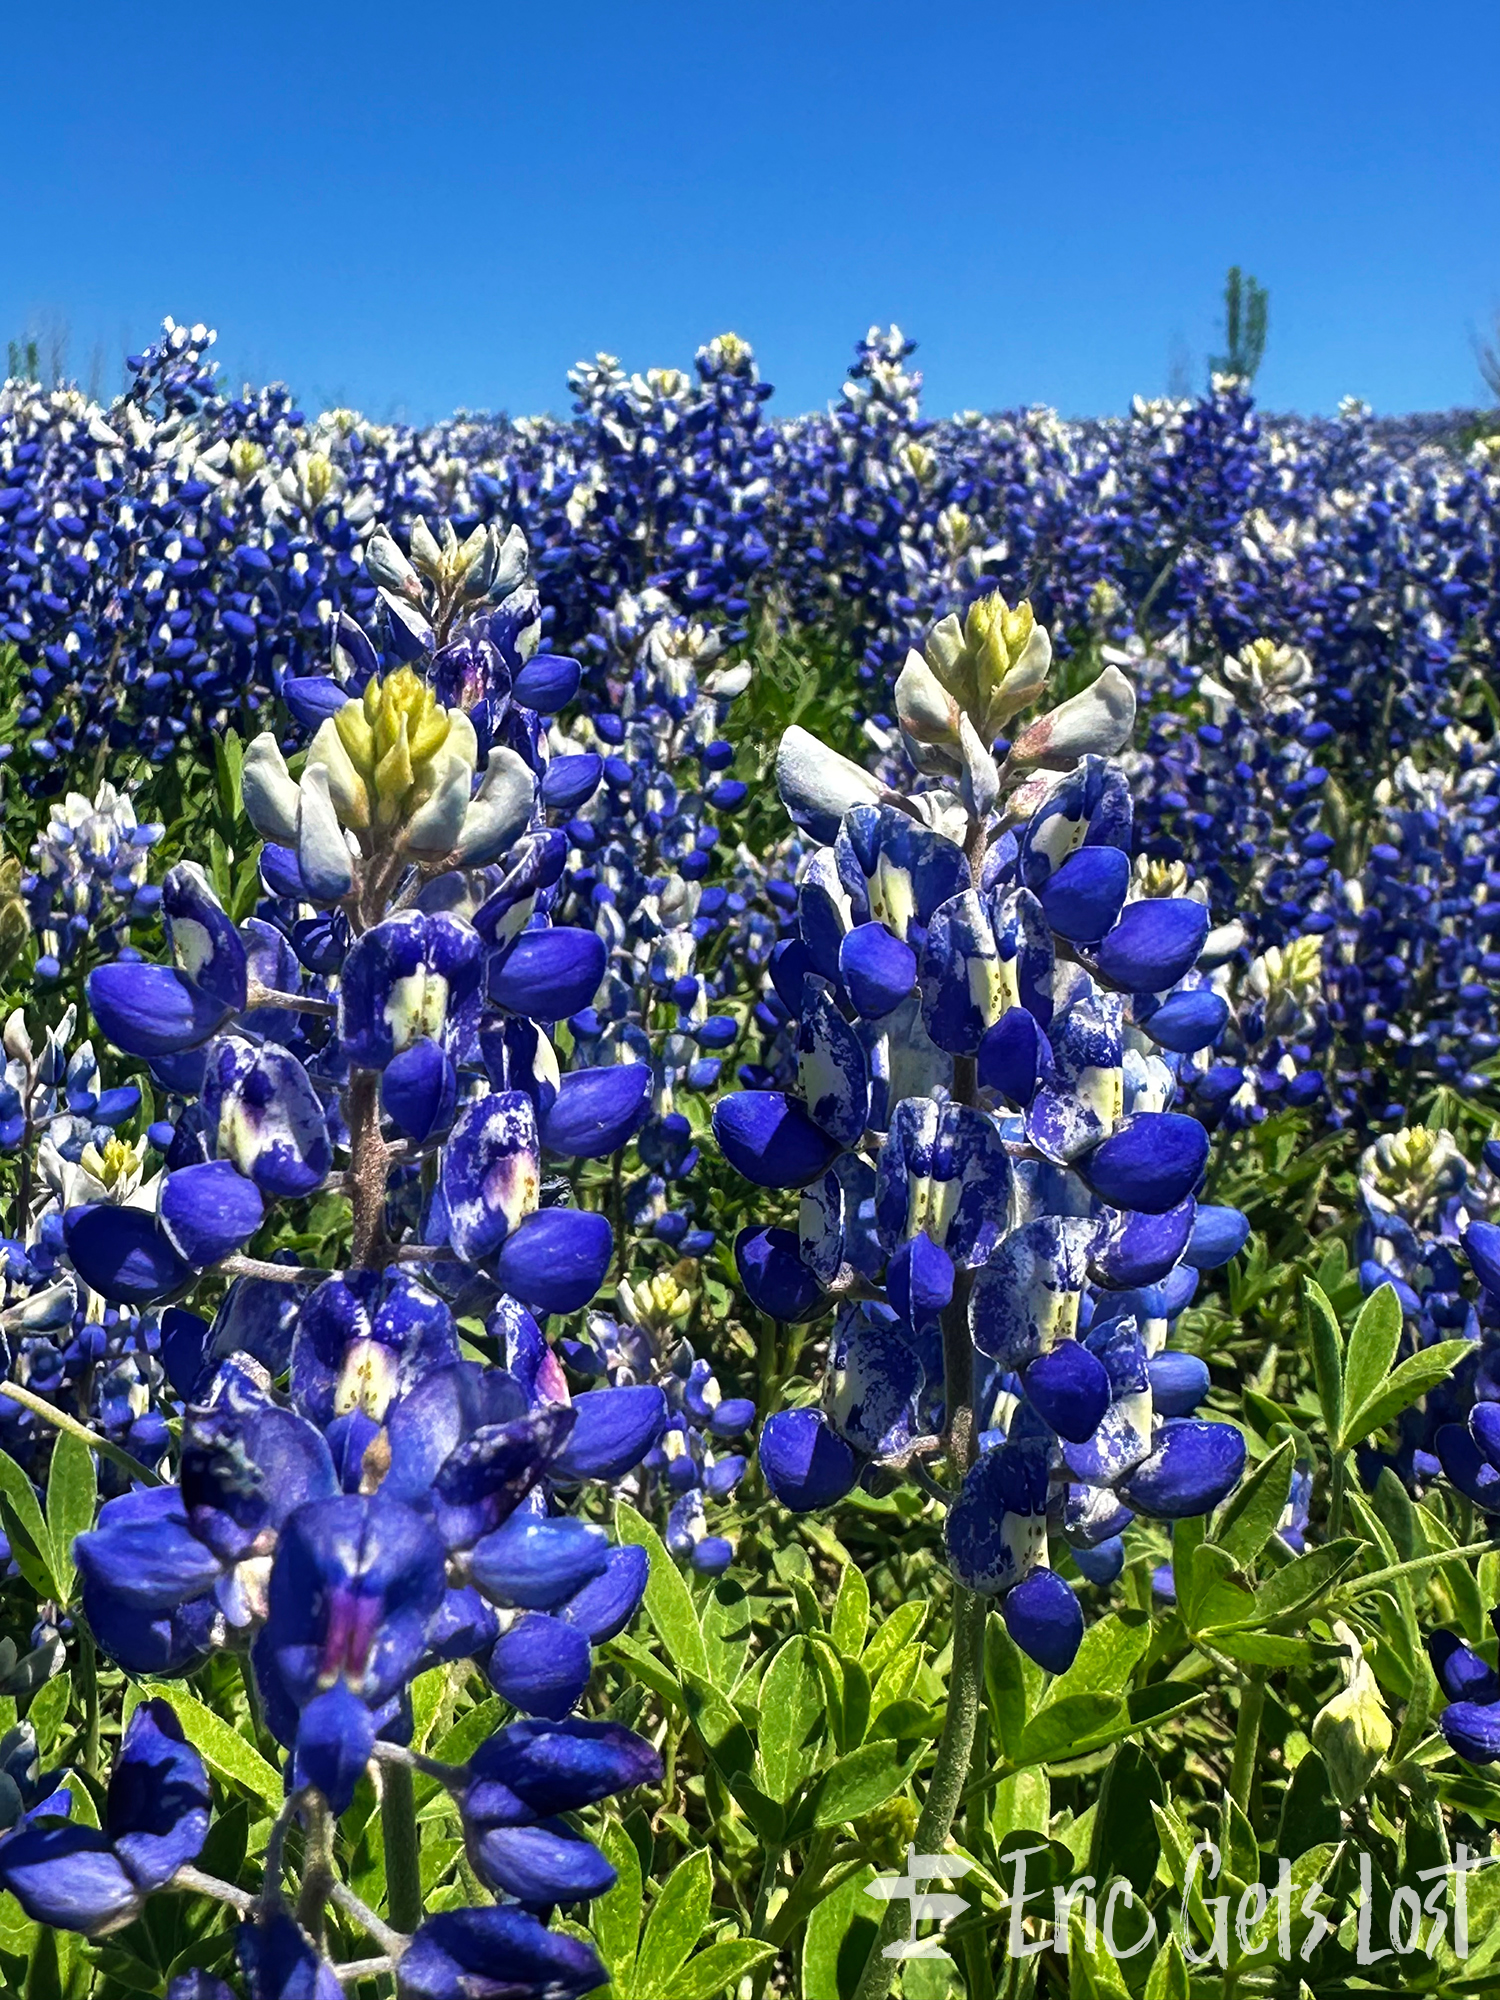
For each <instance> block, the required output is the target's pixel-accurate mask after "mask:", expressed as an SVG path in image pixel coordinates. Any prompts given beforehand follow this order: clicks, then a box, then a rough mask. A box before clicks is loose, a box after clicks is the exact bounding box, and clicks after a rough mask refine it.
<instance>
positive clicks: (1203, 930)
mask: <svg viewBox="0 0 1500 2000" xmlns="http://www.w3.org/2000/svg"><path fill="white" fill-rule="evenodd" d="M1043 900H1044V903H1045V898H1044V899H1043ZM1207 936H1208V910H1207V908H1206V906H1205V905H1204V904H1202V903H1195V902H1193V901H1192V900H1191V899H1190V898H1189V897H1187V896H1162V897H1159V898H1148V899H1146V900H1145V901H1142V902H1139V903H1127V904H1126V906H1125V908H1124V909H1123V910H1122V911H1121V912H1120V921H1119V922H1118V923H1117V924H1116V925H1115V927H1114V928H1113V930H1111V931H1110V933H1109V935H1108V937H1106V938H1105V939H1104V941H1103V943H1102V944H1101V945H1100V946H1099V950H1098V954H1097V962H1098V966H1099V970H1100V972H1101V973H1102V974H1103V976H1104V977H1105V978H1106V979H1107V980H1109V981H1110V983H1111V984H1112V985H1114V986H1118V987H1120V988H1121V989H1122V990H1123V991H1125V992H1127V993H1164V992H1165V991H1166V990H1167V988H1168V987H1169V986H1175V985H1176V984H1177V982H1178V980H1179V979H1182V978H1185V977H1186V975H1187V974H1188V973H1189V972H1191V971H1192V969H1193V966H1194V965H1195V964H1196V962H1197V958H1198V954H1199V952H1200V951H1202V949H1203V941H1204V939H1205V938H1206V937H1207ZM1181 997H1183V998H1186V997H1187V996H1186V995H1183V996H1181ZM1226 1012H1227V1009H1226Z"/></svg>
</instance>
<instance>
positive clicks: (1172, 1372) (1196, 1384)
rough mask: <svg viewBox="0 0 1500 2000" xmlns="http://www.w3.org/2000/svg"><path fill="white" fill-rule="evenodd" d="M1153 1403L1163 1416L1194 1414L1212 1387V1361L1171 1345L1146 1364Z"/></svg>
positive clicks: (1157, 1412)
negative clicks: (1210, 1382) (1210, 1364)
mask: <svg viewBox="0 0 1500 2000" xmlns="http://www.w3.org/2000/svg"><path fill="white" fill-rule="evenodd" d="M1146 1372H1147V1374H1148V1375H1149V1376H1150V1377H1151V1407H1152V1408H1153V1409H1154V1410H1155V1412H1156V1414H1157V1415H1158V1416H1159V1417H1190V1416H1191V1415H1192V1414H1193V1412H1194V1410H1196V1409H1197V1407H1198V1405H1199V1404H1200V1403H1201V1402H1202V1401H1203V1398H1204V1397H1205V1396H1206V1395H1207V1394H1208V1390H1209V1374H1208V1363H1207V1362H1206V1361H1204V1360H1203V1359H1202V1358H1201V1357H1200V1356H1198V1355H1196V1354H1182V1353H1179V1352H1178V1351H1177V1350H1176V1349H1173V1348H1169V1349H1167V1350H1166V1351H1165V1352H1164V1353H1161V1354H1153V1355H1152V1357H1151V1359H1150V1361H1149V1362H1148V1363H1147V1364H1146Z"/></svg>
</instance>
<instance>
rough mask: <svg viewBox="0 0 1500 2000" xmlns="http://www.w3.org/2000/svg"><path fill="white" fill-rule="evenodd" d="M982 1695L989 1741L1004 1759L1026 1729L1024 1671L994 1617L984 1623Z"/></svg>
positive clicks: (1016, 1651) (1013, 1645)
mask: <svg viewBox="0 0 1500 2000" xmlns="http://www.w3.org/2000/svg"><path fill="white" fill-rule="evenodd" d="M984 1691H985V1695H986V1697H987V1699H988V1701H989V1710H990V1741H991V1742H992V1743H993V1744H994V1746H995V1748H996V1750H997V1751H998V1752H999V1753H1000V1754H1002V1755H1003V1756H1005V1757H1007V1758H1008V1757H1009V1756H1010V1755H1011V1752H1012V1751H1013V1749H1014V1748H1015V1746H1016V1744H1018V1743H1019V1742H1020V1740H1021V1732H1022V1730H1023V1729H1025V1727H1026V1717H1027V1714H1028V1712H1029V1710H1028V1703H1027V1697H1026V1670H1025V1668H1024V1667H1023V1666H1022V1664H1021V1653H1020V1649H1019V1647H1018V1646H1017V1645H1016V1642H1015V1640H1014V1639H1012V1637H1011V1636H1010V1634H1009V1632H1007V1631H1006V1629H1005V1624H1004V1621H1003V1620H1002V1619H999V1618H994V1617H991V1618H989V1619H987V1620H986V1622H985V1628H984Z"/></svg>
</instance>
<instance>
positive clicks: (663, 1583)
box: [615, 1500, 710, 1680]
mask: <svg viewBox="0 0 1500 2000" xmlns="http://www.w3.org/2000/svg"><path fill="white" fill-rule="evenodd" d="M615 1533H616V1535H617V1537H618V1538H619V1540H620V1541H622V1542H633V1543H634V1544H635V1545H636V1546H637V1547H638V1548H643V1549H644V1550H645V1551H646V1554H647V1557H648V1558H649V1560H650V1564H651V1573H650V1576H649V1578H648V1580H647V1583H646V1616H647V1617H648V1618H649V1619H650V1620H651V1624H652V1626H653V1628H654V1629H655V1632H656V1636H657V1638H658V1639H660V1640H661V1643H662V1645H663V1647H664V1648H665V1650H666V1655H667V1658H668V1659H669V1660H670V1661H671V1662H672V1665H673V1666H674V1667H678V1668H686V1669H688V1671H689V1672H691V1673H695V1674H698V1675H700V1676H701V1677H702V1678H703V1679H704V1680H708V1679H709V1678H710V1669H709V1662H708V1648H707V1647H706V1646H705V1645H704V1643H703V1628H702V1627H701V1626H700V1625H699V1623H698V1613H697V1611H696V1610H695V1609H694V1606H693V1595H692V1592H691V1591H690V1590H689V1589H688V1587H687V1585H686V1584H685V1583H684V1582H683V1580H682V1572H681V1571H680V1570H679V1569H678V1567H677V1565H676V1563H674V1562H673V1560H672V1558H671V1556H670V1555H668V1553H667V1551H666V1548H665V1546H664V1545H663V1543H662V1539H661V1536H660V1535H658V1534H657V1532H656V1530H655V1528H653V1527H652V1525H651V1523H650V1522H649V1521H648V1520H646V1518H645V1516H644V1515H642V1514H640V1513H638V1512H637V1511H636V1509H635V1508H634V1507H632V1506H631V1504H630V1502H629V1501H628V1500H621V1501H619V1502H617V1503H616V1506H615Z"/></svg>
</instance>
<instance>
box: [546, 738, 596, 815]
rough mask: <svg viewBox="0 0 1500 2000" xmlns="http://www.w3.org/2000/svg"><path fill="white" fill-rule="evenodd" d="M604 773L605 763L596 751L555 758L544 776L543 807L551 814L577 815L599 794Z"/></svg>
mask: <svg viewBox="0 0 1500 2000" xmlns="http://www.w3.org/2000/svg"><path fill="white" fill-rule="evenodd" d="M603 771H604V763H603V759H602V758H600V757H598V756H597V755H596V754H595V753H594V752H593V751H592V750H588V751H583V752H581V753H579V754H577V755H575V756H570V757H554V758H553V759H552V761H551V763H550V764H548V766H547V768H546V770H545V771H543V773H542V804H543V805H544V806H546V808H547V810H548V811H549V812H560V813H573V812H577V810H578V808H579V807H580V806H581V805H583V804H584V803H585V801H587V800H588V799H591V798H592V797H593V796H594V794H595V792H597V791H598V789H599V780H600V778H601V776H602V775H603Z"/></svg>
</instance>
